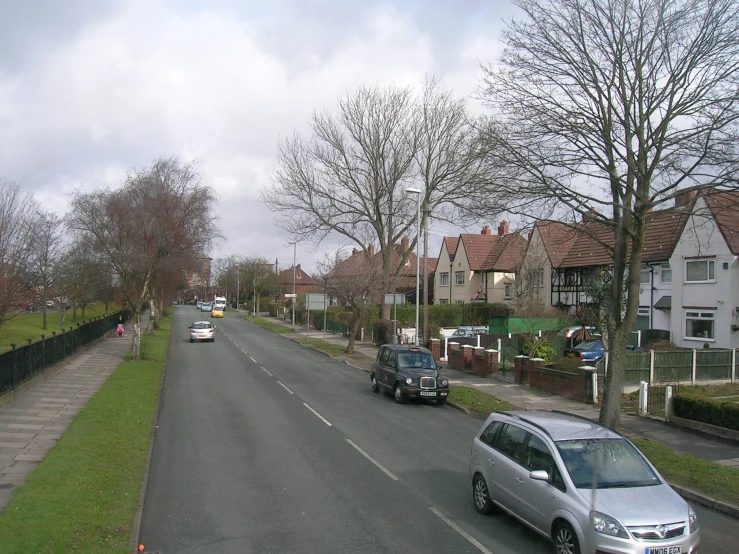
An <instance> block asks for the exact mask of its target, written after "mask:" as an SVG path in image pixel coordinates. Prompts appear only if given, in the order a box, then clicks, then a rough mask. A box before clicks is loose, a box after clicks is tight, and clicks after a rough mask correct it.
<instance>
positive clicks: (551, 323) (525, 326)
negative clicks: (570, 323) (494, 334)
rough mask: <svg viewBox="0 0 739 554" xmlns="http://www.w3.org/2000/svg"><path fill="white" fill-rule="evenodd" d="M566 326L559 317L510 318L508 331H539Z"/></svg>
mask: <svg viewBox="0 0 739 554" xmlns="http://www.w3.org/2000/svg"><path fill="white" fill-rule="evenodd" d="M563 326H564V324H563V322H562V319H560V318H558V317H535V318H533V317H532V318H519V317H509V318H508V331H507V332H508V333H523V334H527V333H531V332H534V333H538V332H539V331H559V330H560V329H561V328H562V327H563Z"/></svg>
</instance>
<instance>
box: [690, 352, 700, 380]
mask: <svg viewBox="0 0 739 554" xmlns="http://www.w3.org/2000/svg"><path fill="white" fill-rule="evenodd" d="M697 358H698V351H697V350H696V349H695V348H694V349H693V371H692V373H691V375H690V383H691V384H692V385H693V386H695V370H696V367H697V363H698V360H697Z"/></svg>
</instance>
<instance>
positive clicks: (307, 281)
mask: <svg viewBox="0 0 739 554" xmlns="http://www.w3.org/2000/svg"><path fill="white" fill-rule="evenodd" d="M294 267H295V280H294V282H295V293H296V294H297V295H298V298H302V297H303V296H304V295H305V294H306V293H309V292H317V291H318V283H316V281H315V280H314V279H313V278H312V277H311V276H310V275H308V274H307V273H306V272H305V271H303V269H302V268H301V267H300V264H297V265H296V266H294ZM277 286H278V289H279V293H278V301H279V302H284V301H286V300H289V298H286V297H285V294H292V292H293V266H290V267H288V268H287V269H283V270H282V271H280V273H279V274H278V277H277Z"/></svg>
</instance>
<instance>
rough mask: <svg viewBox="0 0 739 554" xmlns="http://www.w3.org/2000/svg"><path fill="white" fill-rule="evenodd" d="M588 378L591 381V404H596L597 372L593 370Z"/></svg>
mask: <svg viewBox="0 0 739 554" xmlns="http://www.w3.org/2000/svg"><path fill="white" fill-rule="evenodd" d="M590 378H591V379H592V380H593V404H598V371H597V370H596V369H595V368H593V373H592V374H591V375H590Z"/></svg>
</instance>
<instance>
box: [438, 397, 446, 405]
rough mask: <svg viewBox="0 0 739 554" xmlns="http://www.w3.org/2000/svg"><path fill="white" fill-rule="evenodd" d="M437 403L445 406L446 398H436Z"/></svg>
mask: <svg viewBox="0 0 739 554" xmlns="http://www.w3.org/2000/svg"><path fill="white" fill-rule="evenodd" d="M436 403H437V404H438V405H439V406H443V405H444V404H446V398H437V399H436Z"/></svg>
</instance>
